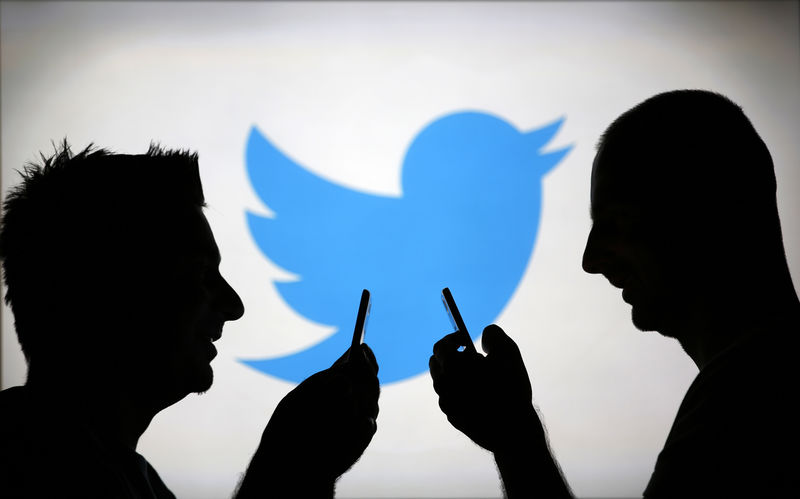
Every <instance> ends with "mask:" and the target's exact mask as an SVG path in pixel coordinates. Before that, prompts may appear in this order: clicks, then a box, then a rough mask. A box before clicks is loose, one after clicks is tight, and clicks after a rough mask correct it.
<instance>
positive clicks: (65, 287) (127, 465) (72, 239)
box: [0, 141, 378, 498]
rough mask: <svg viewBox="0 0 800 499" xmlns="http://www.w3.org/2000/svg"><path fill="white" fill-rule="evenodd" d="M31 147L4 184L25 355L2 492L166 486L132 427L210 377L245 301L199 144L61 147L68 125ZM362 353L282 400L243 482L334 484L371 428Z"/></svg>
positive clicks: (112, 491) (2, 237) (3, 243)
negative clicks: (17, 177) (55, 137)
mask: <svg viewBox="0 0 800 499" xmlns="http://www.w3.org/2000/svg"><path fill="white" fill-rule="evenodd" d="M42 161H43V164H42V165H38V166H37V165H28V166H26V167H25V169H24V171H23V181H22V183H21V184H20V185H19V186H18V187H15V188H13V189H12V190H11V192H10V193H9V195H8V196H7V198H6V201H5V203H4V213H3V220H2V222H3V223H2V231H1V232H0V256H1V257H2V263H3V271H4V278H5V283H6V285H7V294H6V298H7V300H8V303H9V304H10V305H11V308H12V311H13V313H14V319H15V327H16V330H17V335H18V338H19V341H20V344H21V346H22V350H23V352H24V354H25V357H26V360H27V362H28V376H27V380H26V383H25V385H24V386H20V387H12V388H9V389H7V390H3V391H2V392H0V417H1V418H2V424H0V496H2V497H37V498H38V497H90V498H99V497H103V498H117V497H120V498H140V497H146V498H151V497H158V498H161V497H173V494H172V493H171V492H170V491H169V489H168V488H167V486H166V485H165V484H164V483H163V482H162V480H161V479H160V478H159V476H158V474H157V473H156V472H155V470H154V469H153V468H152V466H150V465H149V464H148V463H147V461H146V460H145V459H144V458H143V457H142V456H141V455H139V454H138V453H136V445H137V441H138V439H139V437H140V436H141V435H142V433H143V432H144V431H145V430H146V429H147V427H148V425H149V423H150V421H151V419H152V418H153V416H155V414H157V413H158V412H159V411H161V410H162V409H164V408H166V407H168V406H170V405H172V404H174V403H176V402H178V401H180V400H181V399H182V398H183V397H185V396H186V395H187V394H189V393H192V392H203V391H205V390H207V389H208V388H209V387H210V386H211V384H212V381H213V372H212V369H211V366H210V362H211V360H212V359H213V358H214V356H215V355H216V349H215V347H214V345H213V342H214V341H216V340H217V339H219V338H220V336H221V335H222V328H223V325H224V323H225V322H226V321H229V320H236V319H238V318H239V317H240V316H241V315H242V314H243V312H244V308H243V305H242V302H241V300H240V299H239V296H238V295H237V294H236V292H235V291H234V290H233V289H232V288H231V287H230V285H229V284H228V283H227V282H226V281H225V279H224V278H223V277H222V276H221V275H220V273H219V269H218V265H219V263H220V254H219V251H218V249H217V245H216V243H215V241H214V237H213V234H212V232H211V229H210V227H209V225H208V222H207V221H206V218H205V216H204V215H203V211H202V209H203V207H204V205H205V202H204V196H203V190H202V185H201V182H200V177H199V171H198V165H197V155H196V154H192V153H189V152H186V151H165V150H163V149H161V148H159V147H157V146H151V147H150V150H149V151H148V152H147V153H146V154H143V155H117V154H111V153H109V152H108V151H106V150H94V151H92V150H91V148H87V149H86V150H84V151H82V152H80V153H78V154H76V155H74V156H73V155H72V153H71V152H70V150H69V146H68V145H67V143H66V141H65V142H64V143H63V145H62V146H61V147H60V149H57V150H56V154H54V155H53V156H52V157H49V158H45V157H44V156H43V157H42ZM360 353H361V355H353V356H352V359H350V360H348V362H338V363H337V364H336V365H334V366H333V367H332V368H331V369H328V370H326V371H323V372H321V373H317V374H316V375H314V376H312V377H311V378H309V379H308V380H306V381H305V382H304V383H302V384H301V385H299V386H298V387H297V388H296V389H295V390H293V391H292V392H291V393H290V394H289V395H287V396H286V398H285V399H284V400H283V401H282V402H281V403H280V405H279V406H278V408H277V410H276V411H275V414H274V417H273V418H272V419H271V420H270V422H269V424H268V425H267V429H266V430H265V432H264V436H263V438H262V444H261V446H260V447H259V448H258V450H257V452H256V456H255V458H254V459H253V462H252V463H251V465H250V467H249V469H248V473H247V475H246V476H245V479H244V484H243V486H242V487H241V489H242V490H241V494H240V495H241V496H247V495H259V496H270V495H272V496H275V497H288V496H290V495H293V496H297V497H308V496H310V495H311V492H310V491H313V492H314V493H315V495H316V496H326V495H327V496H329V497H330V496H332V495H333V485H334V482H335V480H336V478H337V477H338V476H339V475H340V474H341V473H343V472H344V471H345V470H347V469H348V468H349V467H350V465H352V464H353V463H354V462H355V461H356V460H357V459H358V457H359V456H360V455H361V453H362V452H363V451H364V449H365V448H366V446H367V444H368V443H369V441H370V439H371V437H372V435H373V434H374V432H375V417H376V416H377V400H378V388H377V387H378V381H377V364H376V363H375V359H374V357H373V356H372V354H371V352H370V350H369V348H368V347H367V346H366V345H364V346H362V348H361V352H360ZM311 417H314V418H315V419H314V424H309V418H311ZM197 438H198V439H200V438H203V435H198V436H197ZM262 463H263V464H264V465H262ZM273 463H281V466H273ZM198 472H200V470H198ZM290 490H291V491H292V493H291V494H289V493H287V491H290ZM323 491H324V494H323Z"/></svg>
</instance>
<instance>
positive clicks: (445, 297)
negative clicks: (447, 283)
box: [442, 288, 477, 352]
mask: <svg viewBox="0 0 800 499" xmlns="http://www.w3.org/2000/svg"><path fill="white" fill-rule="evenodd" d="M442 301H443V302H444V308H445V309H447V314H448V315H449V316H450V322H451V323H452V324H453V327H454V328H456V332H457V333H461V334H460V338H461V341H462V342H463V346H464V349H465V350H469V351H471V352H477V350H475V344H474V343H472V338H470V336H469V331H467V326H466V324H464V319H462V318H461V313H460V312H459V311H458V307H457V306H456V301H455V300H454V299H453V294H452V293H450V288H444V289H442Z"/></svg>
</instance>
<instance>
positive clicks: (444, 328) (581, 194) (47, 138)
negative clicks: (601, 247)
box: [0, 1, 800, 498]
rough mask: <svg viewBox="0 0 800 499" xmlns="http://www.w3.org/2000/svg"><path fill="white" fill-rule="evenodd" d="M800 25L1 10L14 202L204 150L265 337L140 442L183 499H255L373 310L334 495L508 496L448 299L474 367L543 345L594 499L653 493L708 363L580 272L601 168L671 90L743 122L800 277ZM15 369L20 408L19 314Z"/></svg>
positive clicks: (559, 13) (207, 174)
mask: <svg viewBox="0 0 800 499" xmlns="http://www.w3.org/2000/svg"><path fill="white" fill-rule="evenodd" d="M799 20H800V13H799V12H798V4H797V2H761V1H753V2H682V1H676V2H636V1H628V2H594V1H592V2H538V1H530V2H525V1H520V2H472V1H469V2H403V1H398V2H361V1H355V2H335V1H334V2H329V1H326V2H272V1H265V2H258V1H255V2H188V1H179V2H92V1H89V2H37V1H33V2H10V1H9V2H5V1H4V2H2V3H1V4H0V23H1V24H0V47H1V48H0V69H1V70H2V79H1V80H0V84H1V93H0V103H1V104H2V111H1V112H2V114H1V115H0V118H1V120H2V135H1V136H0V147H2V156H1V160H2V177H1V178H0V185H1V186H2V192H3V195H5V193H6V192H7V190H8V189H9V188H10V187H12V186H14V185H15V184H16V183H17V182H18V181H19V175H18V173H17V172H16V170H19V169H21V168H22V167H23V165H24V164H25V163H26V162H29V161H35V160H37V159H38V158H39V153H40V152H42V153H44V154H50V153H52V151H53V144H54V143H58V142H59V141H61V140H63V139H64V138H66V139H67V140H68V141H69V143H70V144H71V146H72V148H73V151H76V152H77V151H80V150H82V149H83V148H84V147H86V146H87V145H89V144H90V143H92V144H95V145H96V146H98V147H104V148H108V149H110V150H113V151H116V152H119V153H127V154H140V153H143V152H145V151H146V150H147V148H148V146H149V144H150V143H151V142H155V143H158V144H161V145H162V146H164V147H167V148H182V149H191V150H194V151H197V152H198V154H199V162H200V170H201V177H202V181H203V187H204V191H205V196H206V202H207V204H208V207H207V209H206V216H207V218H208V219H209V223H210V225H211V227H212V229H213V232H214V235H215V237H216V240H217V243H218V245H219V248H220V252H221V255H222V263H221V272H222V274H223V276H224V277H225V278H226V279H227V280H228V281H229V282H230V284H231V285H232V286H233V288H234V289H236V291H237V292H238V294H239V295H240V296H241V298H242V300H243V302H244V305H245V315H244V316H243V317H242V318H241V319H240V320H238V321H235V322H229V323H228V324H227V325H226V326H225V328H224V331H223V336H222V339H221V340H220V341H218V342H217V343H216V345H217V349H218V350H219V354H218V356H217V357H216V359H215V360H214V361H213V363H212V367H213V369H214V379H215V382H214V385H213V386H212V388H211V389H210V390H209V391H208V392H207V393H205V394H202V395H190V396H188V397H186V398H185V399H184V400H182V401H180V402H179V403H177V404H175V405H173V406H171V407H169V408H168V409H166V410H164V411H163V412H161V413H160V414H158V415H157V416H156V417H155V419H154V420H153V422H152V423H151V425H150V427H149V429H148V430H147V431H146V432H145V434H144V436H143V438H142V439H141V440H140V443H139V446H138V452H139V453H141V454H142V455H144V456H145V457H146V458H147V459H148V460H149V461H150V462H151V463H152V464H153V466H154V467H155V469H156V470H158V472H159V474H160V476H161V478H162V479H163V480H164V482H165V483H166V484H167V485H168V486H169V487H170V488H171V489H172V490H173V492H174V493H175V494H176V495H177V496H178V497H187V498H219V497H230V495H231V494H232V492H233V490H234V489H235V487H236V484H237V483H238V481H239V480H240V478H241V475H242V473H243V472H244V471H245V469H246V467H247V464H248V462H249V460H250V458H251V456H252V453H253V451H254V450H255V448H256V446H257V445H258V442H259V439H260V436H261V432H262V431H263V429H264V426H265V425H266V422H267V421H268V419H269V416H270V414H271V413H272V411H273V410H274V408H275V406H276V405H277V404H278V402H279V401H280V400H281V398H282V397H283V396H284V395H286V394H287V393H288V392H289V391H290V390H291V389H292V388H293V387H294V386H296V384H297V383H298V382H299V381H301V380H302V379H304V378H305V377H306V376H308V375H310V374H312V373H313V372H316V371H319V370H321V369H324V368H326V367H328V366H329V365H330V364H331V363H332V362H333V361H334V360H335V359H336V358H337V357H338V356H339V355H341V354H342V353H343V352H344V351H345V350H346V349H347V348H348V346H349V345H350V341H351V338H352V335H353V328H354V325H355V321H356V315H357V312H358V307H359V300H360V297H361V292H362V289H368V290H369V291H370V294H371V300H372V301H371V312H370V315H369V320H368V324H367V326H366V330H365V336H364V341H365V342H366V343H367V344H369V345H370V346H371V347H372V349H373V351H374V352H375V355H376V358H377V361H378V363H379V365H380V373H379V378H380V380H381V383H382V387H381V398H380V415H379V417H378V431H377V433H376V435H375V437H374V439H373V441H372V443H371V445H370V446H369V447H368V449H367V450H366V452H365V453H364V455H363V457H362V458H361V460H360V461H359V462H358V463H356V464H355V465H354V466H353V468H352V469H351V470H350V471H349V472H347V473H346V474H345V475H343V476H342V478H341V479H340V481H339V482H338V485H337V497H343V498H348V497H353V498H356V497H395V498H397V497H428V498H433V497H450V498H453V497H501V496H502V490H501V485H500V481H499V478H498V474H497V470H496V467H495V464H494V460H493V457H492V455H491V454H490V453H489V452H487V451H484V450H482V449H481V448H479V447H478V446H476V445H475V444H473V443H472V442H471V441H470V440H469V439H468V438H467V437H466V436H464V435H463V434H461V433H460V432H459V431H457V430H456V429H454V428H453V427H452V426H451V425H450V424H449V423H448V421H447V419H446V417H445V416H444V414H443V413H442V412H441V411H440V409H439V407H438V404H437V396H436V393H435V392H434V390H433V387H432V382H431V378H430V374H429V373H428V357H429V356H430V354H431V350H432V347H433V344H434V343H435V341H437V340H438V339H440V338H441V337H443V336H444V335H446V334H448V333H451V332H453V326H452V325H451V323H450V320H449V318H448V314H447V310H446V309H445V307H444V306H443V304H442V300H441V291H442V288H444V287H449V289H450V290H451V291H452V294H453V297H454V299H455V301H456V303H457V304H458V309H459V310H460V312H461V315H462V316H463V319H464V321H465V323H466V326H467V328H468V330H469V332H470V333H471V336H472V339H473V340H474V341H475V344H476V346H477V347H478V349H479V350H480V334H481V331H482V329H483V328H484V327H485V326H486V325H488V324H491V323H495V324H498V325H500V326H501V327H502V328H504V330H505V331H506V332H507V333H508V334H509V335H510V336H511V337H512V338H513V339H514V341H516V343H517V344H518V345H519V348H520V350H521V352H522V354H523V356H524V359H525V363H526V366H527V368H528V372H529V374H530V377H531V381H532V385H533V393H534V401H535V405H536V407H537V408H538V410H539V412H540V415H541V418H542V420H543V422H544V424H545V425H546V428H547V433H548V436H549V441H550V446H551V448H552V450H553V453H554V455H555V456H556V458H557V459H558V461H559V463H560V465H561V467H562V470H563V472H564V475H565V476H566V479H567V481H568V482H569V484H570V486H571V487H572V489H573V491H574V493H575V494H576V495H577V496H579V497H638V496H641V493H642V491H643V490H644V487H645V485H646V484H647V481H648V479H649V477H650V474H651V472H652V470H653V465H654V463H655V460H656V457H657V455H658V452H659V451H660V449H661V447H662V446H663V443H664V441H665V439H666V436H667V432H668V431H669V428H670V426H671V424H672V421H673V418H674V417H675V414H676V412H677V409H678V406H679V404H680V402H681V399H682V397H683V394H684V393H685V391H686V389H687V388H688V386H689V384H690V383H691V381H692V380H693V378H694V376H695V375H696V374H697V368H696V367H695V365H694V364H693V363H692V361H691V360H690V359H689V357H688V356H687V355H686V354H685V353H684V352H683V351H682V350H681V347H680V346H679V345H678V343H677V342H676V341H674V340H670V339H667V338H664V337H662V336H660V335H659V334H658V333H654V332H641V331H638V330H636V329H635V328H634V327H633V325H632V324H631V321H630V306H629V305H627V304H626V303H624V302H623V301H622V299H621V297H620V291H619V290H618V289H616V288H614V287H612V286H611V285H610V284H609V283H608V282H607V281H606V280H605V279H604V278H603V277H602V276H598V275H589V274H586V273H585V272H584V271H583V270H582V269H581V257H582V253H583V249H584V245H585V242H586V237H587V235H588V233H589V229H590V227H591V219H590V217H589V185H590V178H589V177H590V171H591V165H592V160H593V158H594V154H595V146H596V143H597V141H598V139H599V137H600V135H601V134H602V132H603V131H604V129H605V128H606V127H607V126H608V125H609V124H610V123H611V122H612V121H613V120H614V119H615V118H616V117H617V116H619V115H620V114H621V113H622V112H624V111H626V110H627V109H629V108H631V107H632V106H634V105H636V104H638V103H639V102H641V101H643V100H644V99H646V98H648V97H650V96H652V95H654V94H656V93H659V92H662V91H667V90H673V89H679V88H701V89H709V90H714V91H717V92H720V93H722V94H725V95H726V96H728V97H729V98H731V99H732V100H733V101H734V102H736V103H738V104H739V105H741V106H742V107H743V109H744V112H745V113H746V114H747V115H748V117H749V118H750V119H751V121H752V122H753V124H754V126H755V128H756V130H758V132H759V133H760V134H761V136H762V138H763V139H764V141H765V142H766V144H767V146H768V148H769V150H770V152H771V154H772V157H773V160H774V163H775V168H776V175H777V179H778V201H779V209H780V215H781V220H782V225H783V234H784V240H785V246H786V253H787V258H788V261H789V266H790V268H791V270H792V272H793V275H794V276H795V283H797V282H800V275H798V272H800V196H797V192H798V187H800V169H798V164H800V142H798V140H797V137H798V131H800V92H799V91H798V89H800V31H799V27H798V24H799ZM154 181H156V179H154ZM108 327H109V328H111V329H113V327H114V325H113V324H109V325H108ZM1 351H2V370H1V371H0V375H1V377H0V381H1V382H2V387H3V388H7V387H10V386H14V385H19V384H23V383H24V382H25V374H26V366H25V361H24V359H23V356H22V354H21V352H20V349H19V345H18V343H17V339H16V336H15V332H14V328H13V317H12V315H11V312H10V310H9V309H8V307H5V308H3V310H2V348H1ZM476 396H477V397H479V396H480V394H479V393H476ZM321 417H324V416H322V415H321ZM1 421H2V420H1V419H0V424H2V422H1Z"/></svg>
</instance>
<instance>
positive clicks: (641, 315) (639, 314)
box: [631, 306, 659, 331]
mask: <svg viewBox="0 0 800 499" xmlns="http://www.w3.org/2000/svg"><path fill="white" fill-rule="evenodd" d="M631 322H633V325H634V327H635V328H636V329H638V330H639V331H658V329H659V325H658V320H657V319H656V314H654V313H653V310H652V309H651V308H650V307H645V306H633V308H632V309H631Z"/></svg>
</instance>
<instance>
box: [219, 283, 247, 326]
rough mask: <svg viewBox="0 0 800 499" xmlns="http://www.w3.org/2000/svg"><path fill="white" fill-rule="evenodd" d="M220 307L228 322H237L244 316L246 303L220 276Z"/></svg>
mask: <svg viewBox="0 0 800 499" xmlns="http://www.w3.org/2000/svg"><path fill="white" fill-rule="evenodd" d="M219 282H220V289H219V298H218V302H219V306H220V308H221V310H222V315H223V318H224V320H226V321H235V320H236V319H239V318H240V317H241V316H242V315H244V303H242V299H241V298H240V297H239V294H238V293H237V292H236V290H234V289H233V287H232V286H231V285H230V284H229V283H228V281H226V280H225V278H224V277H222V276H221V275H220V276H219Z"/></svg>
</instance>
